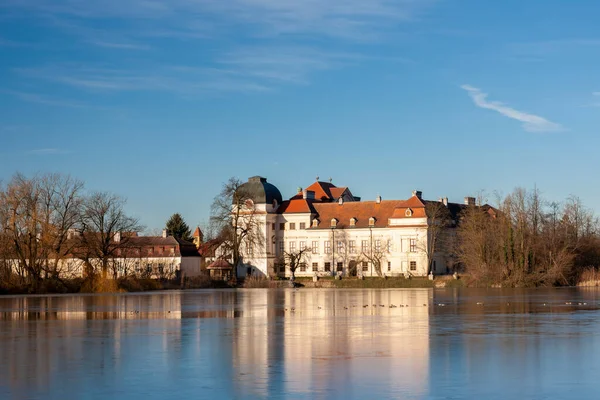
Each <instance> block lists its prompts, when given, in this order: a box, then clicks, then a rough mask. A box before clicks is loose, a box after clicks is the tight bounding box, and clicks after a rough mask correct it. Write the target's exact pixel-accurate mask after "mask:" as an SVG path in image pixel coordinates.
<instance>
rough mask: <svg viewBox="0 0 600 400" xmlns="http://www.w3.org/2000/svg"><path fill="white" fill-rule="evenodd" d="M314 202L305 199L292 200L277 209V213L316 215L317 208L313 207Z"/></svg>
mask: <svg viewBox="0 0 600 400" xmlns="http://www.w3.org/2000/svg"><path fill="white" fill-rule="evenodd" d="M313 203H315V201H314V200H306V199H303V198H299V199H298V198H292V199H291V200H286V201H284V202H283V203H281V205H280V206H279V208H278V209H277V213H279V214H283V213H315V212H316V211H315V208H314V207H313Z"/></svg>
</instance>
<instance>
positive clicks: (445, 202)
mask: <svg viewBox="0 0 600 400" xmlns="http://www.w3.org/2000/svg"><path fill="white" fill-rule="evenodd" d="M443 203H444V205H445V206H446V207H448V198H447V197H444V199H443Z"/></svg>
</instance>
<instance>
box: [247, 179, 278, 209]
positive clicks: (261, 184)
mask: <svg viewBox="0 0 600 400" xmlns="http://www.w3.org/2000/svg"><path fill="white" fill-rule="evenodd" d="M238 190H243V191H245V192H246V193H247V195H248V196H249V197H250V198H251V199H252V201H254V204H271V203H273V200H277V204H281V203H282V202H283V198H282V197H281V192H280V191H279V189H277V187H276V186H275V185H271V184H270V183H268V182H267V178H263V177H261V176H253V177H252V178H248V182H246V183H244V184H242V185H241V186H240V187H239V189H238Z"/></svg>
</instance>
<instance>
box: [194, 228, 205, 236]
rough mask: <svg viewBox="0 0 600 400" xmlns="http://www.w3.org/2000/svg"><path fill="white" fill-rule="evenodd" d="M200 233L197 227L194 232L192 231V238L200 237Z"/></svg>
mask: <svg viewBox="0 0 600 400" xmlns="http://www.w3.org/2000/svg"><path fill="white" fill-rule="evenodd" d="M202 236H203V235H202V231H201V230H200V227H199V226H197V227H196V230H195V231H194V234H193V237H202Z"/></svg>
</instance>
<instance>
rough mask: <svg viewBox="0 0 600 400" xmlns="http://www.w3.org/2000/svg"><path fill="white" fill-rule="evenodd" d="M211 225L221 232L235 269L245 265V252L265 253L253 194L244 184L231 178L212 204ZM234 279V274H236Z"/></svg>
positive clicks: (220, 235)
mask: <svg viewBox="0 0 600 400" xmlns="http://www.w3.org/2000/svg"><path fill="white" fill-rule="evenodd" d="M211 211H212V215H211V223H212V224H213V226H214V227H215V230H216V231H217V232H219V235H218V237H219V239H220V240H221V242H222V248H223V251H222V252H223V253H224V254H225V255H226V256H228V257H229V258H230V259H231V263H232V265H233V268H234V269H235V268H237V267H238V266H240V265H241V264H242V263H243V260H244V256H243V251H244V250H247V253H253V252H255V251H262V247H263V246H264V240H263V237H264V235H263V234H262V228H263V227H262V226H261V223H260V221H259V218H258V217H257V212H256V208H255V205H254V202H253V199H252V196H251V194H250V193H249V192H248V191H247V190H246V189H245V188H244V186H243V183H242V181H240V180H239V179H237V178H230V179H229V180H228V181H227V182H226V183H225V184H223V187H222V189H221V192H220V193H219V195H218V196H217V197H215V199H214V201H213V204H212V210H211ZM233 276H235V270H234V274H233Z"/></svg>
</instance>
